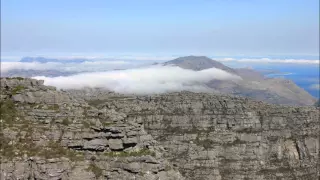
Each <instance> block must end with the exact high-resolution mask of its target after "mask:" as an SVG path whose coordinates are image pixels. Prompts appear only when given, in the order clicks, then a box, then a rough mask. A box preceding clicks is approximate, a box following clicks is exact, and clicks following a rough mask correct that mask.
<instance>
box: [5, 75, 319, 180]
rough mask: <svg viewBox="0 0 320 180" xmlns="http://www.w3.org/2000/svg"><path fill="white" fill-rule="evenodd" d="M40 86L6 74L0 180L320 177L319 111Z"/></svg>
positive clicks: (185, 94)
mask: <svg viewBox="0 0 320 180" xmlns="http://www.w3.org/2000/svg"><path fill="white" fill-rule="evenodd" d="M42 84H43V82H41V81H34V80H31V79H7V78H6V79H1V122H2V123H1V133H0V140H1V142H3V143H2V144H1V148H0V149H1V171H0V177H1V178H0V179H145V180H151V179H152V180H153V179H154V180H156V179H161V180H166V179H172V180H176V179H190V180H198V179H199V180H201V179H210V180H211V179H221V180H225V179H226V180H229V179H230V180H231V179H232V180H235V179H236V180H238V179H239V180H248V179H252V180H256V179H257V180H267V179H286V180H287V179H299V180H308V179H310V180H311V179H312V180H314V179H317V177H318V176H319V171H318V172H317V170H319V169H320V166H319V159H320V158H319V157H320V153H319V151H320V150H319V149H320V148H319V146H320V145H319V134H320V122H319V108H318V109H317V108H314V107H285V106H275V105H269V104H264V103H261V102H254V101H249V100H248V99H244V98H236V97H229V96H216V95H212V94H211V95H210V94H204V93H189V92H181V93H170V94H164V95H158V96H148V97H134V96H131V97H128V96H127V97H124V96H121V95H116V97H112V94H110V93H109V92H107V94H108V95H107V96H108V97H110V98H106V99H105V100H103V99H102V100H101V99H100V100H99V102H98V103H96V104H94V103H92V101H91V104H88V103H87V102H86V101H84V100H83V99H81V98H74V97H73V96H71V94H70V93H68V92H61V91H56V90H55V89H54V88H52V87H46V86H43V85H42ZM30 93H31V94H30ZM101 93H103V92H101ZM35 94H41V96H38V95H35ZM16 95H19V96H18V98H17V96H16ZM49 97H54V98H53V99H54V100H53V101H51V100H50V101H49V100H48V99H50V98H49ZM87 100H90V99H87ZM94 105H96V106H94Z"/></svg>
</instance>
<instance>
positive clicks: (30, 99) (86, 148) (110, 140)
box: [0, 79, 184, 180]
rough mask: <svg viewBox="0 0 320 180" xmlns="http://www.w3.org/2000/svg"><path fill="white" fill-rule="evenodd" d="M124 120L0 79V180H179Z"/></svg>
mask: <svg viewBox="0 0 320 180" xmlns="http://www.w3.org/2000/svg"><path fill="white" fill-rule="evenodd" d="M30 92H32V95H29V93H30ZM35 94H41V96H36V95H35ZM17 95H18V98H17ZM49 97H54V101H50V102H48V99H49ZM125 118H126V115H125V114H123V113H118V112H116V111H114V110H112V109H105V110H98V109H96V108H94V107H91V106H89V105H88V104H87V103H86V102H85V101H81V100H76V99H74V98H72V97H70V96H69V95H68V94H66V93H63V92H60V91H56V90H55V89H54V88H50V87H49V88H47V87H46V86H42V82H41V81H40V82H39V81H34V80H31V79H1V133H0V141H1V148H0V149H1V169H0V179H1V180H2V179H3V180H6V179H79V180H80V179H114V180H118V179H132V180H133V179H144V180H156V179H172V180H175V179H184V178H183V177H182V175H181V174H180V172H179V171H178V170H176V168H175V167H173V166H172V165H171V163H170V162H169V161H167V160H166V159H165V158H163V148H162V146H161V145H160V144H159V143H158V142H157V141H155V140H154V139H153V137H152V136H150V135H148V134H147V132H146V131H145V130H144V126H143V124H142V122H138V121H136V123H133V122H127V121H126V119H125ZM146 137H147V138H146Z"/></svg>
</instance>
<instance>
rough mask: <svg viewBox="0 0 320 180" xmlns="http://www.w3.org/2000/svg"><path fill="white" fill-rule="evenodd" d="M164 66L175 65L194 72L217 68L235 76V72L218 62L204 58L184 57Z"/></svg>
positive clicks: (168, 62)
mask: <svg viewBox="0 0 320 180" xmlns="http://www.w3.org/2000/svg"><path fill="white" fill-rule="evenodd" d="M164 65H177V66H179V67H181V68H183V69H191V70H195V71H201V70H204V69H209V68H217V69H222V70H224V71H227V72H229V73H232V74H236V72H235V70H234V69H232V68H229V67H228V66H225V65H223V64H222V63H220V62H218V61H214V60H212V59H210V58H208V57H206V56H185V57H179V58H177V59H174V60H171V61H167V62H165V63H164Z"/></svg>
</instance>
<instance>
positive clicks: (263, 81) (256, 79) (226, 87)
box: [163, 56, 316, 106]
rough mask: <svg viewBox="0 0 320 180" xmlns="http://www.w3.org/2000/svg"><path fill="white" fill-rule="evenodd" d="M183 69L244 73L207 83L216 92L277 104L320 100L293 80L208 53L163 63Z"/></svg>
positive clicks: (299, 103)
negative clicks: (236, 65)
mask: <svg viewBox="0 0 320 180" xmlns="http://www.w3.org/2000/svg"><path fill="white" fill-rule="evenodd" d="M163 65H164V66H172V65H174V66H178V67H180V68H183V69H191V70H194V71H201V70H204V69H210V68H217V69H221V70H224V71H226V72H228V73H231V74H234V75H237V76H240V77H241V78H242V80H241V81H230V80H214V79H212V80H211V81H210V82H208V83H206V84H205V85H206V86H208V87H209V88H211V89H212V90H213V91H215V92H220V93H222V94H232V95H239V96H244V97H250V98H253V99H255V100H260V101H265V102H268V103H273V104H286V105H308V106H312V105H314V103H315V102H316V99H315V98H314V97H312V96H311V95H310V94H309V93H308V92H306V91H305V90H304V89H302V88H300V87H299V86H297V85H296V84H295V83H294V82H293V81H291V80H288V79H283V78H267V77H265V76H264V75H263V74H262V73H260V72H258V71H255V70H253V69H250V68H238V69H237V68H236V69H233V68H230V67H228V66H225V65H223V64H222V63H220V62H218V61H215V60H212V59H210V58H208V57H206V56H185V57H179V58H177V59H174V60H171V61H168V62H165V63H163Z"/></svg>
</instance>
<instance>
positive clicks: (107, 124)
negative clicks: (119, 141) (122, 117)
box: [103, 122, 115, 126]
mask: <svg viewBox="0 0 320 180" xmlns="http://www.w3.org/2000/svg"><path fill="white" fill-rule="evenodd" d="M114 124H115V123H113V122H105V123H103V125H104V126H112V125H114Z"/></svg>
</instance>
